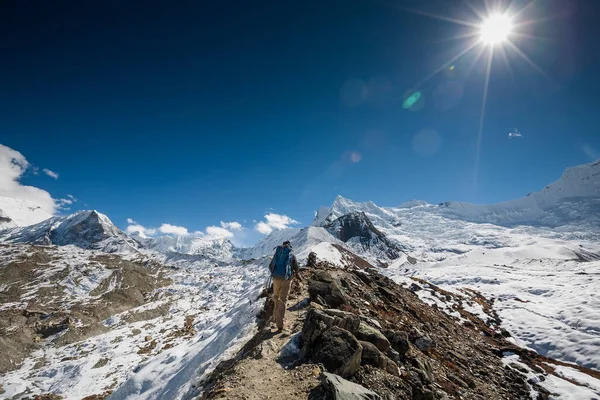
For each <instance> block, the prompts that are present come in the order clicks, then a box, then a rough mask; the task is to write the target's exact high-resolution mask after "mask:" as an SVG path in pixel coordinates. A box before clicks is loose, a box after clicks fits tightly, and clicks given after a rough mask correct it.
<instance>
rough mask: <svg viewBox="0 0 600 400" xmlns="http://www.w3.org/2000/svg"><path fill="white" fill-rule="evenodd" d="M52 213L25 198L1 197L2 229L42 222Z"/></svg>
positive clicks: (0, 223) (0, 216)
mask: <svg viewBox="0 0 600 400" xmlns="http://www.w3.org/2000/svg"><path fill="white" fill-rule="evenodd" d="M50 217H52V215H50V214H48V213H47V212H46V211H44V210H42V209H41V208H40V207H39V206H36V205H35V204H32V203H30V202H28V201H26V200H23V199H16V198H12V197H0V229H6V228H14V227H17V226H27V225H33V224H37V223H38V222H42V221H44V220H46V219H48V218H50Z"/></svg>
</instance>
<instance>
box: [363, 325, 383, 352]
mask: <svg viewBox="0 0 600 400" xmlns="http://www.w3.org/2000/svg"><path fill="white" fill-rule="evenodd" d="M356 338H357V339H358V340H364V341H365V342H370V343H373V344H374V345H375V346H377V348H378V349H379V350H381V351H384V352H385V351H387V349H389V348H390V342H389V340H387V338H386V337H385V336H384V335H383V333H381V332H379V331H378V330H377V329H375V328H372V327H370V326H369V325H367V324H365V323H364V322H361V323H360V325H359V326H358V330H357V331H356Z"/></svg>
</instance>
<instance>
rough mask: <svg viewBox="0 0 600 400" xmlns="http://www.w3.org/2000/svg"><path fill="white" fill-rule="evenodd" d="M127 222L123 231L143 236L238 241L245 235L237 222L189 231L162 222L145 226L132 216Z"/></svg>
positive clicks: (222, 223)
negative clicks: (151, 226)
mask: <svg viewBox="0 0 600 400" xmlns="http://www.w3.org/2000/svg"><path fill="white" fill-rule="evenodd" d="M127 223H128V224H129V225H128V226H127V228H126V229H125V231H126V232H127V233H128V234H133V233H140V234H142V235H143V236H154V235H156V234H173V235H177V236H190V235H191V236H197V237H205V238H207V239H229V240H232V241H234V242H235V243H239V242H240V240H241V239H242V238H243V237H244V236H245V229H244V227H242V224H240V223H239V222H235V221H234V222H223V221H221V226H207V227H206V229H204V231H194V232H190V231H189V230H188V229H187V228H186V227H183V226H176V225H171V224H167V223H164V224H162V225H161V226H160V227H159V228H147V227H145V226H143V225H141V224H139V223H138V222H136V221H135V220H134V219H133V218H127Z"/></svg>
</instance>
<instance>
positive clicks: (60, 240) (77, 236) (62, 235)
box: [0, 211, 139, 253]
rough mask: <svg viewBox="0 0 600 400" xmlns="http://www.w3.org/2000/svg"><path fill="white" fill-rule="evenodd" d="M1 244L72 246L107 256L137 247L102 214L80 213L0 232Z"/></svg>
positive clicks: (95, 212)
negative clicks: (92, 250) (93, 250)
mask: <svg viewBox="0 0 600 400" xmlns="http://www.w3.org/2000/svg"><path fill="white" fill-rule="evenodd" d="M0 242H4V243H31V244H37V245H53V244H54V245H58V246H66V245H74V246H77V247H80V248H83V249H95V250H102V251H104V252H108V253H115V252H130V251H135V250H136V249H137V248H138V247H139V245H138V244H137V242H136V241H135V240H133V239H131V238H130V237H129V236H127V235H126V234H125V233H123V232H121V231H120V230H119V229H118V228H117V227H116V226H114V225H113V223H112V222H111V221H110V219H108V217H107V216H106V215H104V214H100V213H99V212H97V211H79V212H77V213H75V214H72V215H69V216H67V217H52V218H50V219H47V220H45V221H42V222H40V223H38V224H35V225H31V226H26V227H19V228H10V229H6V230H3V231H0Z"/></svg>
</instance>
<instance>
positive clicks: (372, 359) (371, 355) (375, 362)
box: [359, 340, 400, 376]
mask: <svg viewBox="0 0 600 400" xmlns="http://www.w3.org/2000/svg"><path fill="white" fill-rule="evenodd" d="M359 343H360V345H361V346H362V348H363V350H362V354H361V361H360V362H361V364H362V365H367V364H368V365H372V366H374V367H377V368H380V369H383V370H384V371H387V372H388V373H390V374H392V375H395V376H400V373H399V371H398V365H397V364H396V363H395V362H394V361H392V360H390V359H389V357H387V356H386V355H385V354H383V353H382V352H381V351H379V349H378V348H377V347H376V346H375V345H374V344H373V343H369V342H364V341H360V340H359Z"/></svg>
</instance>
